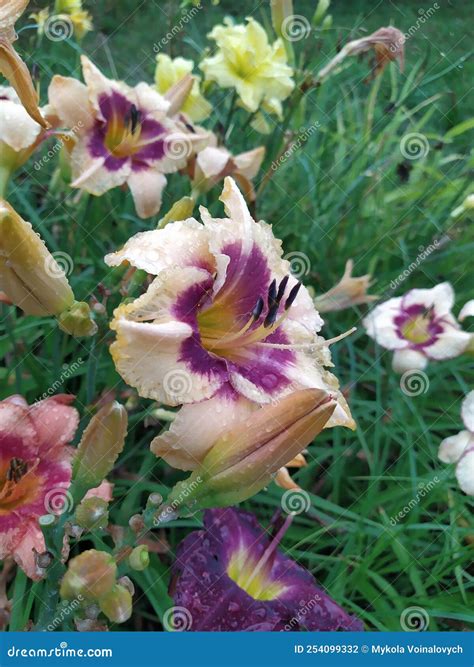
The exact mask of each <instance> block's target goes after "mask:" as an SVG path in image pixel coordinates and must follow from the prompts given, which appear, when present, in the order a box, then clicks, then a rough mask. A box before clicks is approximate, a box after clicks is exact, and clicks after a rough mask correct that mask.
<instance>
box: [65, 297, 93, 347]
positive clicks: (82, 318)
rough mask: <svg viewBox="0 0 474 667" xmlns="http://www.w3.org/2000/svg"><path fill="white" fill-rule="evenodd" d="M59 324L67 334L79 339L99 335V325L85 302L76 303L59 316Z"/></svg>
mask: <svg viewBox="0 0 474 667" xmlns="http://www.w3.org/2000/svg"><path fill="white" fill-rule="evenodd" d="M58 323H59V327H60V329H62V330H63V331H64V332H65V333H67V334H69V335H70V336H76V337H77V338H80V337H82V336H93V335H94V334H95V333H97V324H96V323H95V322H94V320H93V319H92V313H91V309H90V308H89V306H88V304H87V303H85V302H84V301H74V303H73V304H72V306H71V307H70V308H68V309H67V310H65V311H63V312H62V313H61V314H60V315H59V317H58Z"/></svg>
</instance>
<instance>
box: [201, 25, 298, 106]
mask: <svg viewBox="0 0 474 667" xmlns="http://www.w3.org/2000/svg"><path fill="white" fill-rule="evenodd" d="M209 37H210V39H213V40H214V41H215V42H216V44H217V52H216V54H215V55H213V56H211V57H209V58H204V60H203V61H202V62H201V64H200V68H201V69H202V71H203V72H204V75H205V78H206V80H207V81H215V82H216V83H217V84H218V85H219V86H221V87H222V88H234V89H235V90H236V92H237V94H238V96H239V101H240V103H241V104H242V106H243V107H244V108H245V109H246V110H247V111H249V112H251V113H253V112H255V111H258V109H259V108H263V109H264V110H265V111H267V112H268V113H272V114H276V115H277V116H278V117H279V118H281V116H282V101H283V100H285V99H286V98H287V97H288V96H289V95H290V93H291V91H292V90H293V88H294V85H295V84H294V81H293V79H292V78H291V77H292V76H293V70H292V68H291V67H290V66H289V65H288V63H287V55H286V51H285V46H284V44H283V42H282V40H281V39H277V40H276V41H275V42H274V43H273V44H270V43H269V41H268V36H267V33H266V32H265V30H264V29H263V27H262V26H261V25H260V23H258V22H257V21H255V20H254V19H253V18H248V19H247V23H246V24H238V25H234V24H233V23H232V21H231V20H230V19H225V20H224V25H216V26H214V28H213V29H212V32H211V33H210V34H209Z"/></svg>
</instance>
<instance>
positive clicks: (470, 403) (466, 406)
mask: <svg viewBox="0 0 474 667" xmlns="http://www.w3.org/2000/svg"><path fill="white" fill-rule="evenodd" d="M461 417H462V420H463V422H464V425H465V427H466V428H467V429H468V430H469V431H471V433H474V390H473V391H470V392H469V393H468V394H467V396H466V398H465V399H464V401H463V402H462V406H461Z"/></svg>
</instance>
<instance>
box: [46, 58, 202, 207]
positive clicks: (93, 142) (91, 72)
mask: <svg viewBox="0 0 474 667" xmlns="http://www.w3.org/2000/svg"><path fill="white" fill-rule="evenodd" d="M81 61H82V71H83V76H84V80H85V84H83V83H81V82H79V81H77V80H76V79H72V78H69V77H62V76H55V77H54V78H53V80H52V82H51V85H50V87H49V101H50V108H49V114H50V117H51V119H52V120H53V119H55V121H56V122H55V124H56V125H58V124H59V125H62V126H64V127H66V128H67V129H69V130H71V131H72V132H73V135H74V137H75V145H74V147H73V149H72V151H71V167H72V174H73V182H72V183H71V185H72V186H73V187H77V188H81V189H83V190H86V191H87V192H90V193H91V194H93V195H102V194H104V192H107V190H110V189H111V188H115V187H118V186H121V185H124V184H127V185H128V187H129V188H130V190H131V193H132V196H133V199H134V202H135V207H136V210H137V213H138V215H139V216H140V217H142V218H147V217H150V216H151V215H154V214H155V213H157V212H158V211H159V209H160V205H161V196H162V192H163V188H164V187H165V185H166V176H165V174H170V173H173V172H176V171H178V170H179V169H182V168H183V167H185V165H186V162H187V160H188V159H189V157H190V156H191V155H192V154H193V152H194V151H195V150H199V149H200V148H203V147H204V146H205V145H206V143H207V136H208V135H207V133H205V132H200V131H196V130H195V129H194V128H191V129H189V128H188V127H187V125H186V123H185V122H184V121H182V120H180V119H178V118H176V117H170V116H169V114H170V113H174V112H175V108H174V105H173V104H172V103H171V102H170V101H169V99H166V98H164V97H163V96H161V95H160V94H159V93H158V92H157V91H156V90H154V89H153V88H152V87H151V86H149V85H147V84H146V83H139V84H138V85H136V86H135V87H134V88H132V87H130V86H127V85H126V84H125V83H122V82H120V81H114V80H111V79H108V78H107V77H105V76H104V75H103V74H102V73H101V72H100V71H99V70H98V69H97V67H96V66H95V65H93V64H92V63H91V61H90V60H89V59H88V58H86V57H85V56H82V58H81ZM191 83H192V82H191ZM173 94H174V92H173V91H171V93H170V95H171V96H172V97H173ZM55 117H56V118H55Z"/></svg>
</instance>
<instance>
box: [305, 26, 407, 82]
mask: <svg viewBox="0 0 474 667" xmlns="http://www.w3.org/2000/svg"><path fill="white" fill-rule="evenodd" d="M371 49H373V50H374V52H375V59H376V65H375V70H374V75H377V74H379V73H380V72H381V71H382V70H383V69H384V68H385V66H386V65H387V64H388V63H389V62H390V61H391V60H398V63H399V65H400V69H401V70H402V71H403V67H404V62H405V35H404V34H403V33H402V32H401V31H400V30H398V28H395V27H393V26H389V27H388V28H379V29H378V30H376V31H375V32H373V33H372V34H371V35H367V37H362V38H361V39H354V40H353V41H351V42H348V43H347V44H346V45H345V46H344V47H343V48H342V49H341V50H340V51H339V53H338V54H337V56H335V57H334V58H333V59H332V60H331V61H330V62H329V63H328V64H327V65H326V66H325V67H323V69H322V70H320V72H318V75H317V77H316V78H317V80H318V81H322V80H323V79H325V78H326V77H327V76H329V75H330V74H332V73H333V72H334V70H336V69H337V68H338V67H339V65H340V64H341V63H342V62H343V61H344V60H345V59H346V58H347V57H348V56H358V55H359V54H360V53H365V52H366V51H370V50H371Z"/></svg>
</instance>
